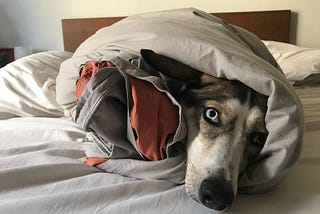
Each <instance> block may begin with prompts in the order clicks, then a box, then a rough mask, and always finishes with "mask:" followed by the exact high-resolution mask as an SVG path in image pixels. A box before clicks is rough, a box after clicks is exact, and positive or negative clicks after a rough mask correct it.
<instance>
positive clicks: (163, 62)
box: [140, 49, 202, 81]
mask: <svg viewBox="0 0 320 214" xmlns="http://www.w3.org/2000/svg"><path fill="white" fill-rule="evenodd" d="M140 53H141V56H142V58H143V59H144V60H145V61H146V62H147V63H148V64H149V65H150V66H152V67H153V68H155V69H157V70H158V71H160V72H161V73H162V74H164V75H166V76H168V77H170V78H173V79H176V80H183V81H187V80H195V79H198V78H200V76H201V75H202V73H201V72H200V71H198V70H196V69H193V68H191V67H189V66H187V65H185V64H183V63H181V62H178V61H176V60H174V59H171V58H169V57H166V56H163V55H161V54H157V53H155V52H154V51H152V50H148V49H141V51H140Z"/></svg>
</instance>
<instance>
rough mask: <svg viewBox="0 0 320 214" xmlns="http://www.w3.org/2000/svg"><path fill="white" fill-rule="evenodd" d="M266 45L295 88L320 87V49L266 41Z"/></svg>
mask: <svg viewBox="0 0 320 214" xmlns="http://www.w3.org/2000/svg"><path fill="white" fill-rule="evenodd" d="M264 44H265V45H266V46H267V48H268V50H269V51H270V52H271V54H272V55H273V57H274V58H275V59H276V61H277V62H278V64H279V66H280V67H281V69H282V70H283V72H284V74H285V75H286V77H287V79H288V80H289V81H290V83H291V84H293V85H295V86H298V85H308V86H312V85H319V83H320V49H313V48H304V47H299V46H296V45H292V44H288V43H282V42H275V41H264Z"/></svg>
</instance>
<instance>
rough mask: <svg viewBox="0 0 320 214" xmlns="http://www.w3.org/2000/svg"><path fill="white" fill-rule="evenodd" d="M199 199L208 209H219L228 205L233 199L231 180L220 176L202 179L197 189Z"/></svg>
mask: <svg viewBox="0 0 320 214" xmlns="http://www.w3.org/2000/svg"><path fill="white" fill-rule="evenodd" d="M199 199H200V201H201V203H203V204H204V205H205V206H206V207H208V208H210V209H215V210H218V211H221V210H224V209H226V208H228V207H230V206H231V204H232V202H233V199H234V192H233V189H232V184H231V181H226V180H225V179H224V178H223V177H222V176H216V177H211V178H207V179H205V180H203V181H202V183H201V186H200V190H199Z"/></svg>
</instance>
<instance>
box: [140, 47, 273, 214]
mask: <svg viewBox="0 0 320 214" xmlns="http://www.w3.org/2000/svg"><path fill="white" fill-rule="evenodd" d="M141 55H142V57H143V58H144V59H145V61H146V62H147V63H148V64H149V65H151V66H152V67H153V68H155V69H157V70H158V71H159V72H160V73H159V76H160V77H161V78H162V79H164V80H165V81H166V84H167V87H168V90H169V91H170V93H172V95H173V96H174V97H175V98H176V99H177V101H178V102H179V103H180V104H181V106H182V109H183V113H184V116H185V120H186V123H187V127H188V136H187V157H188V160H187V172H186V180H185V187H186V191H187V193H188V194H189V195H190V196H191V197H192V198H193V199H195V200H196V201H199V202H201V203H202V204H204V205H205V206H206V207H209V208H211V209H215V210H225V209H227V208H228V207H230V206H231V204H232V202H233V199H234V197H235V195H236V192H237V188H238V178H239V175H240V173H241V172H242V171H243V170H244V169H245V167H246V166H247V164H248V163H249V162H250V160H252V159H253V158H254V157H255V155H256V154H258V153H259V152H260V150H261V149H262V147H263V145H264V143H265V140H266V137H267V130H266V127H265V112H266V108H267V97H266V96H264V95H261V94H259V93H257V92H256V91H254V90H252V89H251V88H249V87H247V86H245V85H244V84H242V83H241V82H239V81H231V80H226V79H222V78H215V77H213V76H210V75H208V74H204V73H202V72H199V71H197V70H195V69H193V68H190V67H189V66H186V65H184V64H182V63H180V62H177V61H175V60H173V59H171V58H168V57H165V56H163V55H159V54H156V53H154V52H153V51H150V50H142V51H141Z"/></svg>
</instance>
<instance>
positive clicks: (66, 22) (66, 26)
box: [61, 10, 291, 52]
mask: <svg viewBox="0 0 320 214" xmlns="http://www.w3.org/2000/svg"><path fill="white" fill-rule="evenodd" d="M212 14H213V15H215V16H217V17H220V18H222V19H224V20H226V21H227V22H229V23H231V24H234V25H238V26H241V27H243V28H245V29H247V30H249V31H251V32H253V33H255V34H256V35H257V36H258V37H259V38H260V39H263V40H273V41H279V42H289V35H290V17H291V11H290V10H276V11H255V12H234V13H212ZM123 18H125V17H108V18H80V19H62V20H61V21H62V31H63V42H64V49H65V50H66V51H71V52H74V51H75V50H76V48H77V47H78V46H79V45H80V44H81V43H82V42H83V41H84V40H85V39H87V38H88V37H89V36H91V35H92V34H94V33H95V32H96V31H97V30H98V29H100V28H102V27H105V26H109V25H112V24H113V23H115V22H117V21H119V20H121V19H123Z"/></svg>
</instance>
